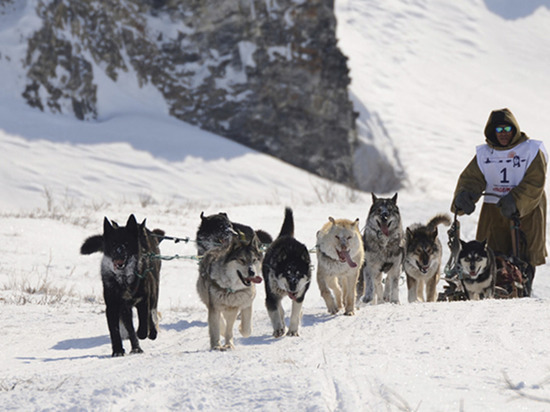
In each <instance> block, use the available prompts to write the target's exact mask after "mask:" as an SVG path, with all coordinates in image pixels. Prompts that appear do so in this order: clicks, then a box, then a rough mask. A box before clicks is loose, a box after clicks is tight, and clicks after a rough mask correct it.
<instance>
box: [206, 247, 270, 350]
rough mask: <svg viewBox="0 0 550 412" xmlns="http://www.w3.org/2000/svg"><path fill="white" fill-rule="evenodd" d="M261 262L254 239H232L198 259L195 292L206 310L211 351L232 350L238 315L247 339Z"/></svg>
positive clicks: (250, 326)
mask: <svg viewBox="0 0 550 412" xmlns="http://www.w3.org/2000/svg"><path fill="white" fill-rule="evenodd" d="M261 261H262V251H261V249H260V247H259V242H258V241H257V239H255V238H253V239H247V238H246V237H241V236H235V237H232V238H231V240H230V241H229V243H228V244H227V245H225V246H221V247H214V248H212V249H210V250H208V251H207V252H206V253H205V254H204V256H203V258H202V259H201V261H200V263H199V277H198V279H197V292H198V293H199V296H200V298H201V300H202V302H203V303H204V304H205V305H206V307H207V309H208V331H209V335H210V347H211V349H214V350H227V349H232V348H233V347H234V343H233V325H234V324H235V320H236V319H237V315H238V314H239V313H240V314H241V325H240V328H239V329H240V332H241V334H242V335H243V336H244V337H248V336H250V334H251V333H252V303H253V301H254V298H255V296H256V287H255V283H260V282H261V281H262V278H261V276H260V271H261ZM222 332H223V335H224V337H225V342H224V344H223V345H222V343H221V341H220V334H221V333H222Z"/></svg>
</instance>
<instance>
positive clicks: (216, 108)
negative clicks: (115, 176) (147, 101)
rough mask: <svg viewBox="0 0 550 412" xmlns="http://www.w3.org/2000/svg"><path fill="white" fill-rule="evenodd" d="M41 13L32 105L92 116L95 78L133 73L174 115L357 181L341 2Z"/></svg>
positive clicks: (46, 9) (189, 1)
mask: <svg viewBox="0 0 550 412" xmlns="http://www.w3.org/2000/svg"><path fill="white" fill-rule="evenodd" d="M37 13H38V15H39V16H40V18H41V20H42V21H43V25H42V27H41V28H40V29H39V30H38V31H36V32H35V33H34V35H33V36H32V37H31V38H30V39H29V40H28V51H27V57H26V60H25V70H26V72H27V79H28V81H27V84H26V87H25V90H24V91H23V93H22V94H23V96H24V98H25V99H26V100H27V102H28V103H29V104H30V105H31V106H34V107H37V108H40V109H41V110H50V111H52V112H63V111H72V112H74V115H75V116H76V117H78V118H79V119H82V120H90V119H94V118H96V117H97V115H98V102H97V85H96V83H95V80H94V73H97V71H98V70H101V71H103V72H104V73H106V74H107V75H108V76H109V77H110V78H111V79H113V80H114V81H116V80H117V76H118V75H119V74H120V73H121V72H129V71H130V72H131V73H135V76H136V77H137V81H138V82H139V84H141V85H143V84H145V83H151V84H153V85H154V86H155V87H156V88H157V89H158V90H159V91H160V92H161V93H162V95H163V96H164V98H165V100H166V102H167V104H168V106H169V108H170V113H171V114H172V115H173V116H175V117H177V118H179V119H181V120H184V121H186V122H189V123H192V124H195V125H198V126H200V127H201V128H203V129H206V130H209V131H212V132H214V133H216V134H219V135H221V136H225V137H227V138H230V139H232V140H235V141H237V142H239V143H242V144H244V145H246V146H249V147H251V148H254V149H256V150H259V151H262V152H265V153H268V154H271V155H273V156H275V157H278V158H280V159H282V160H284V161H286V162H288V163H291V164H293V165H296V166H298V167H301V168H304V169H306V170H309V171H312V172H314V173H316V174H318V175H321V176H324V177H327V178H329V179H332V180H336V181H339V182H343V183H347V184H350V185H355V183H356V182H355V179H354V177H353V176H354V174H353V167H352V157H353V153H354V152H355V151H356V146H357V141H358V140H357V132H356V128H355V116H356V113H354V111H353V105H352V103H351V102H350V99H349V97H348V84H349V82H350V78H349V75H348V68H347V64H346V60H347V59H346V57H345V56H344V55H343V54H342V52H341V51H340V50H339V48H338V45H337V40H336V36H335V26H336V19H335V15H334V4H333V0H185V1H181V0H141V1H140V0H49V1H43V2H39V3H38V8H37ZM367 189H368V188H367Z"/></svg>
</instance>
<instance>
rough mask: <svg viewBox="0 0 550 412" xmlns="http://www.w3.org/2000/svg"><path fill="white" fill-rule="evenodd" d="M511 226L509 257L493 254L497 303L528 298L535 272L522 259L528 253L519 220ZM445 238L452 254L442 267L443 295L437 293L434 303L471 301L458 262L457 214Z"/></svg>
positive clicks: (517, 217)
mask: <svg viewBox="0 0 550 412" xmlns="http://www.w3.org/2000/svg"><path fill="white" fill-rule="evenodd" d="M510 222H511V223H510V231H511V236H512V249H513V250H512V255H511V256H507V255H505V254H502V253H495V264H496V286H495V291H494V296H493V297H494V298H496V299H511V298H523V297H528V296H531V287H532V284H533V278H534V273H535V271H534V268H533V266H531V265H530V264H529V263H528V262H527V261H526V260H525V259H524V258H523V256H525V253H524V251H525V250H526V249H527V242H526V239H525V234H524V233H523V231H522V230H521V228H520V220H519V216H514V217H513V218H512V220H511V221H510ZM447 235H448V237H449V241H448V243H447V244H448V246H449V249H450V251H451V255H450V257H449V260H448V262H447V264H446V265H445V277H444V278H443V279H444V280H445V281H446V282H447V285H445V286H443V292H440V293H439V295H438V298H437V300H438V301H439V302H441V301H457V300H470V296H469V295H468V291H467V289H466V287H465V284H464V277H463V271H462V268H461V266H460V262H459V259H458V256H459V253H460V248H461V242H460V222H459V221H458V219H457V213H455V215H454V221H453V224H452V225H451V227H450V229H449V230H448V231H447Z"/></svg>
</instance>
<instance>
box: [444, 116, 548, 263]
mask: <svg viewBox="0 0 550 412" xmlns="http://www.w3.org/2000/svg"><path fill="white" fill-rule="evenodd" d="M502 124H508V125H511V126H512V127H513V130H512V133H513V137H512V139H511V140H510V143H509V144H508V145H507V146H505V147H503V146H501V145H500V144H499V142H498V140H497V138H496V134H495V127H496V126H498V125H502ZM485 138H486V140H485V142H486V144H487V146H488V147H483V146H484V145H483V146H479V148H483V149H485V150H488V151H489V152H490V151H507V150H510V149H513V148H514V147H517V146H518V145H520V144H521V143H524V142H526V141H528V140H529V137H528V136H527V135H526V134H525V133H523V132H522V131H521V130H520V128H519V125H518V122H517V120H516V118H515V117H514V115H513V114H512V112H510V110H508V109H501V110H495V111H493V112H491V114H490V116H489V120H488V121H487V124H486V125H485ZM531 142H532V143H535V144H538V143H540V148H539V149H538V153H536V155H535V156H534V158H533V159H532V161H531V163H530V164H529V166H528V167H527V169H526V170H525V175H524V176H523V179H521V181H520V182H519V183H518V184H517V186H515V187H513V188H512V189H511V190H510V193H511V194H512V196H513V198H514V200H515V203H516V207H517V210H518V212H519V215H520V228H521V230H522V231H523V232H524V233H525V237H526V241H527V242H526V243H527V249H526V250H525V251H524V254H525V256H522V257H523V258H524V259H526V260H527V261H528V262H529V263H531V264H532V265H533V266H538V265H542V264H544V263H545V258H546V256H547V252H546V193H545V191H544V186H545V181H546V167H547V162H548V159H547V154H546V150H545V149H544V145H543V144H542V143H541V142H538V141H535V140H531ZM479 148H478V149H479ZM479 153H480V152H479V151H478V154H476V156H475V157H474V158H473V159H472V161H471V162H470V163H469V164H468V166H466V168H465V169H464V171H463V172H462V174H461V175H460V177H459V179H458V183H457V186H456V189H455V192H454V196H453V202H452V206H451V211H452V212H455V206H454V203H455V199H456V197H457V195H458V194H459V193H461V192H471V193H475V194H477V195H479V196H480V197H481V194H482V193H483V192H485V191H486V189H487V180H486V178H485V175H484V174H483V172H482V170H481V168H480V163H479V161H478V160H479V159H478V155H479ZM510 153H513V151H511V152H510ZM497 155H498V154H497ZM481 164H482V163H481ZM503 170H504V168H503ZM504 173H505V172H504ZM496 201H497V199H494V198H493V200H492V201H491V200H490V199H488V197H485V199H484V203H483V206H482V208H481V212H480V215H479V222H478V226H477V234H476V239H477V240H479V241H483V240H485V239H486V240H487V244H488V245H489V247H490V248H491V249H493V250H494V251H496V252H500V253H504V254H507V255H512V235H511V221H510V220H509V219H507V218H505V217H504V216H502V214H501V213H500V209H499V208H498V207H497V205H496ZM458 212H459V214H462V212H461V211H460V210H459V211H458Z"/></svg>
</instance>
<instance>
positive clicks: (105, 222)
mask: <svg viewBox="0 0 550 412" xmlns="http://www.w3.org/2000/svg"><path fill="white" fill-rule="evenodd" d="M112 231H113V226H111V222H109V219H107V217H106V216H105V217H104V218H103V233H104V234H107V233H110V232H112Z"/></svg>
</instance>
